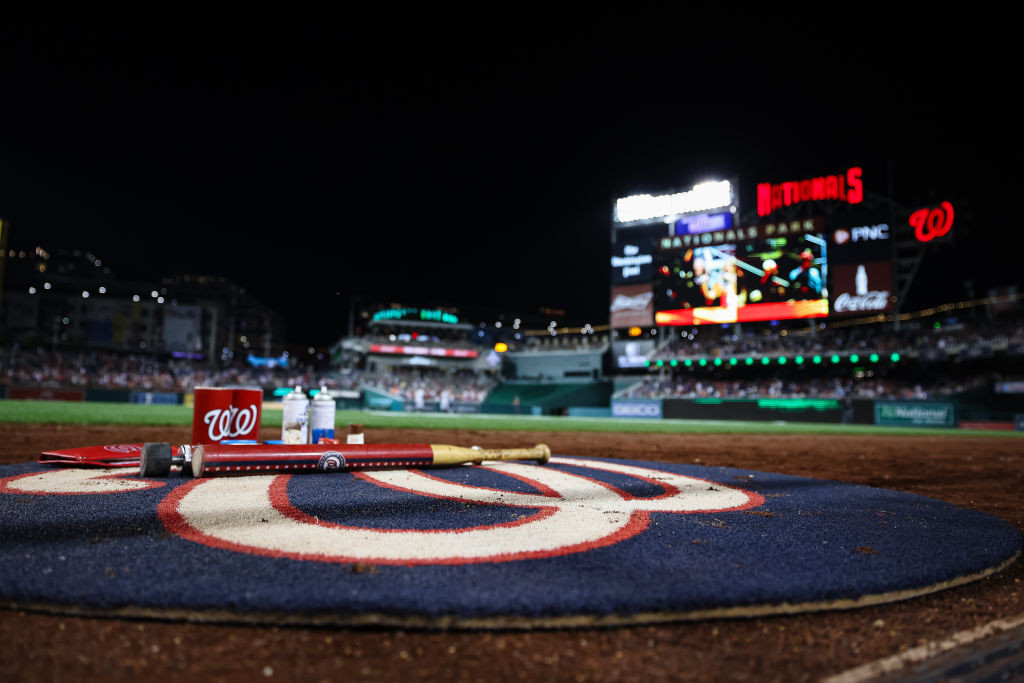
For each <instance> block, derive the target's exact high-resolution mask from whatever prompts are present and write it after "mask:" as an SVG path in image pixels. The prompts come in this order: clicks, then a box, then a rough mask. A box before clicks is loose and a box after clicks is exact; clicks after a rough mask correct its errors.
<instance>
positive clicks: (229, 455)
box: [139, 443, 551, 477]
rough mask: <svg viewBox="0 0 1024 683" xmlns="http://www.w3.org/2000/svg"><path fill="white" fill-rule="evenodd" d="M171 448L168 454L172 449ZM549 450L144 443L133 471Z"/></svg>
mask: <svg viewBox="0 0 1024 683" xmlns="http://www.w3.org/2000/svg"><path fill="white" fill-rule="evenodd" d="M175 450H176V451H177V452H174V451H175ZM550 458H551V450H550V449H549V448H548V447H547V446H546V445H545V444H537V445H536V446H534V447H532V448H477V447H472V448H467V447H465V446H449V445H445V444H294V445H292V444H283V445H266V444H260V445H256V444H254V445H227V446H226V445H221V444H196V445H193V446H179V447H178V448H177V449H172V447H171V445H170V444H167V443H147V444H144V445H143V447H142V455H141V457H140V459H139V475H140V476H143V477H162V476H167V475H168V474H169V473H170V471H171V467H172V465H175V466H177V467H180V468H181V469H182V470H183V471H184V472H187V471H188V470H189V469H191V472H192V476H194V477H205V476H212V475H226V474H281V473H286V472H339V471H359V470H368V469H390V468H396V467H448V466H453V465H464V464H466V463H480V462H483V461H485V460H506V461H507V460H535V461H537V462H540V463H546V462H547V461H548V460H549V459H550Z"/></svg>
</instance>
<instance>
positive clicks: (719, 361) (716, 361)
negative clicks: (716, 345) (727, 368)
mask: <svg viewBox="0 0 1024 683" xmlns="http://www.w3.org/2000/svg"><path fill="white" fill-rule="evenodd" d="M721 364H722V359H721V358H716V359H715V365H716V366H718V365H721Z"/></svg>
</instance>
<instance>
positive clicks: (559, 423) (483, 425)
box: [0, 399, 1024, 438]
mask: <svg viewBox="0 0 1024 683" xmlns="http://www.w3.org/2000/svg"><path fill="white" fill-rule="evenodd" d="M0 422H19V423H30V424H33V423H44V424H45V423H55V424H123V425H156V426H163V425H174V426H178V425H182V426H185V425H190V424H192V408H191V407H190V406H185V405H170V406H160V405H143V404H135V403H82V402H65V401H22V400H9V399H0ZM350 422H358V423H361V424H363V425H364V426H365V427H367V428H374V427H377V428H383V427H393V428H412V429H489V430H490V429H497V430H516V431H538V430H544V431H579V432H643V433H648V434H667V433H686V434H811V435H813V434H819V435H826V436H827V435H832V434H859V435H868V434H880V435H881V434H884V435H904V436H939V437H946V436H992V437H996V436H1001V437H1018V438H1019V437H1022V436H1024V432H1011V431H990V430H978V429H927V428H915V427H876V426H874V425H840V424H816V423H811V422H781V421H778V422H740V421H711V420H650V419H642V418H633V419H629V418H596V417H553V416H533V415H473V414H469V415H442V414H431V413H404V412H388V411H358V410H342V411H338V414H337V424H338V425H339V426H344V425H347V424H349V423H350ZM280 425H281V411H280V410H275V409H268V410H264V411H263V426H264V427H280Z"/></svg>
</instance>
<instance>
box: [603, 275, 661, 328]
mask: <svg viewBox="0 0 1024 683" xmlns="http://www.w3.org/2000/svg"><path fill="white" fill-rule="evenodd" d="M608 312H609V321H610V323H611V326H612V327H615V328H619V327H650V326H651V325H653V324H654V292H652V291H651V284H650V283H649V282H648V283H644V284H638V285H622V286H619V287H612V303H611V306H609V308H608Z"/></svg>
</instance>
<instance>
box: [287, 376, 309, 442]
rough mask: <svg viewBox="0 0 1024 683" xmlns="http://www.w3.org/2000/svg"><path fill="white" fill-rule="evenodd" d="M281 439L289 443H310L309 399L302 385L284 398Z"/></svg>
mask: <svg viewBox="0 0 1024 683" xmlns="http://www.w3.org/2000/svg"><path fill="white" fill-rule="evenodd" d="M282 404H283V405H284V415H282V416H281V441H283V442H284V443H287V444H304V443H309V399H308V398H306V394H305V392H303V391H302V387H295V391H291V392H289V393H287V394H285V396H284V399H283V400H282Z"/></svg>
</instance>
